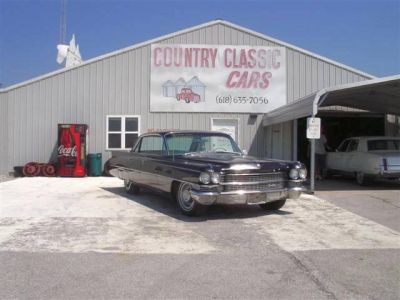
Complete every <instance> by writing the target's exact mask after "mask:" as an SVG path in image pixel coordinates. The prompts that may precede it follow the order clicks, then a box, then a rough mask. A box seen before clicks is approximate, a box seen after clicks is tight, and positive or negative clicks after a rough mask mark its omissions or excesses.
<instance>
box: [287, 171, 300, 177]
mask: <svg viewBox="0 0 400 300" xmlns="http://www.w3.org/2000/svg"><path fill="white" fill-rule="evenodd" d="M289 177H290V179H298V178H299V170H298V169H291V170H290V172H289Z"/></svg>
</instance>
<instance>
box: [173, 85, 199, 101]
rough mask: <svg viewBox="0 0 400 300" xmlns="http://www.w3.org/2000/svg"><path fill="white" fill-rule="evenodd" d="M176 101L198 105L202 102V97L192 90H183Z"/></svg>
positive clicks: (177, 95)
mask: <svg viewBox="0 0 400 300" xmlns="http://www.w3.org/2000/svg"><path fill="white" fill-rule="evenodd" d="M176 100H178V101H179V100H185V102H186V103H189V102H195V103H197V102H200V95H199V94H196V93H193V91H192V89H189V88H183V89H182V90H181V92H180V93H178V94H176Z"/></svg>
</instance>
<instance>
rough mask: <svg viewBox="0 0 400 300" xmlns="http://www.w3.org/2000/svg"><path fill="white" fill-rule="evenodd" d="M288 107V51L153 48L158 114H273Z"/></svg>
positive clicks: (153, 101)
mask: <svg viewBox="0 0 400 300" xmlns="http://www.w3.org/2000/svg"><path fill="white" fill-rule="evenodd" d="M285 104H286V51H285V48H284V47H259V46H217V45H169V44H153V45H152V46H151V93H150V111H152V112H157V111H168V112H242V113H267V112H269V111H272V110H274V109H276V108H278V107H280V106H283V105H285Z"/></svg>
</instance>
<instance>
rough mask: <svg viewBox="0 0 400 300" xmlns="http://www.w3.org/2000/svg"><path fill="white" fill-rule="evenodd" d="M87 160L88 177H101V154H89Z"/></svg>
mask: <svg viewBox="0 0 400 300" xmlns="http://www.w3.org/2000/svg"><path fill="white" fill-rule="evenodd" d="M87 159H88V175H89V176H101V173H102V163H101V153H91V154H88V156H87Z"/></svg>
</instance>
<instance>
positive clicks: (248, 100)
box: [215, 95, 269, 104]
mask: <svg viewBox="0 0 400 300" xmlns="http://www.w3.org/2000/svg"><path fill="white" fill-rule="evenodd" d="M215 102H216V103H217V104H268V102H269V100H268V98H266V97H247V96H231V95H228V96H220V95H218V96H216V97H215Z"/></svg>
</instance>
